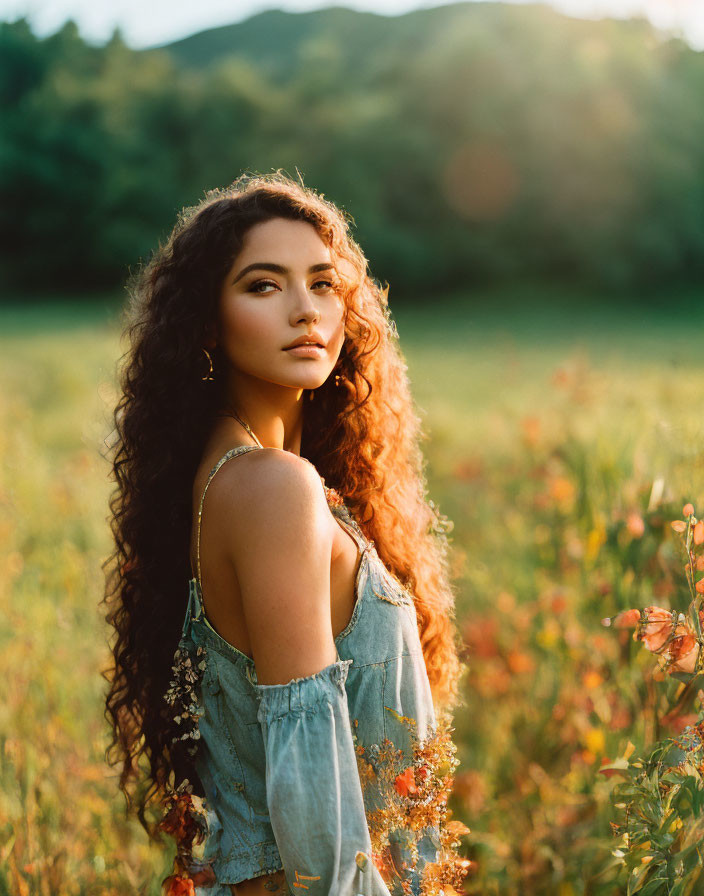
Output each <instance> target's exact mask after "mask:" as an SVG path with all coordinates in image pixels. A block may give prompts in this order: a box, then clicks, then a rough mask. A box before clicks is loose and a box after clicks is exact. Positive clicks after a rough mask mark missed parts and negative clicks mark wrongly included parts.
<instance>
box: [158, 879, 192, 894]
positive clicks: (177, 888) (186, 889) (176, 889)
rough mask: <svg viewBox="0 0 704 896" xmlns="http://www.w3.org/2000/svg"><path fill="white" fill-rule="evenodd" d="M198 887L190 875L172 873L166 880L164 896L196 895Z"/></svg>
mask: <svg viewBox="0 0 704 896" xmlns="http://www.w3.org/2000/svg"><path fill="white" fill-rule="evenodd" d="M195 893H196V888H195V886H194V884H193V881H192V880H191V878H190V877H179V876H178V875H175V874H174V875H172V876H171V877H167V878H166V880H165V881H164V896H195Z"/></svg>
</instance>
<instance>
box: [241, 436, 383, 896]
mask: <svg viewBox="0 0 704 896" xmlns="http://www.w3.org/2000/svg"><path fill="white" fill-rule="evenodd" d="M265 452H266V449H264V450H263V451H261V452H256V455H258V456H256V457H255V458H254V459H256V460H257V461H258V463H257V464H251V465H250V469H251V475H250V476H248V479H247V483H246V486H245V487H244V488H242V489H241V491H240V492H239V493H238V503H239V507H240V509H241V511H242V513H240V514H238V516H239V521H238V523H237V524H236V526H234V527H233V531H232V535H231V543H230V549H231V552H232V560H233V563H234V565H235V569H236V570H237V577H238V581H239V584H240V590H241V594H242V602H243V609H244V615H245V619H246V624H247V628H248V634H249V638H250V643H251V646H252V655H253V658H254V662H255V667H256V672H257V681H258V683H257V684H256V685H255V688H256V691H257V696H258V697H259V700H260V703H259V714H258V719H259V722H260V724H261V727H262V735H263V739H264V746H265V755H266V787H267V803H268V808H269V815H270V820H271V825H272V829H273V831H274V836H275V838H276V843H277V846H278V848H279V852H280V854H281V859H282V863H283V866H284V871H285V874H286V879H287V882H288V886H289V887H290V889H291V892H292V893H297V892H300V891H301V890H305V891H306V893H307V894H308V896H360V894H362V896H389V890H388V888H387V887H386V885H385V883H384V882H383V880H382V878H381V875H380V874H379V871H378V869H377V868H376V866H375V864H374V862H373V861H372V855H371V841H370V836H369V829H368V827H367V821H366V816H365V810H364V801H363V798H362V789H361V785H360V781H359V773H358V770H357V762H356V756H355V751H354V745H353V740H352V730H351V726H350V720H349V710H348V705H347V693H346V689H345V681H346V679H347V673H348V670H349V667H350V665H351V664H352V660H340V659H339V657H338V655H337V650H336V647H335V642H334V637H333V633H332V624H331V607H330V562H331V554H332V545H333V532H334V530H333V526H334V525H336V523H335V521H334V520H333V519H332V518H331V516H330V511H329V509H328V506H327V502H326V499H325V494H324V491H323V489H322V486H321V482H320V479H319V477H318V476H317V474H316V472H315V470H314V469H313V468H312V467H311V466H310V465H309V464H307V463H306V462H305V461H303V460H301V459H300V458H296V457H295V456H293V455H291V456H290V457H287V456H286V455H285V454H282V452H271V453H269V452H266V455H268V456H265Z"/></svg>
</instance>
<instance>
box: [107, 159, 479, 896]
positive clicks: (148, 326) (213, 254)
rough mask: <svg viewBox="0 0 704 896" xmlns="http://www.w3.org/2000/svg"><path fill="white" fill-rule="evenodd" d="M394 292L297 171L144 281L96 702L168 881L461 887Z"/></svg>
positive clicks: (205, 208)
mask: <svg viewBox="0 0 704 896" xmlns="http://www.w3.org/2000/svg"><path fill="white" fill-rule="evenodd" d="M387 291H388V287H387V289H386V290H382V289H380V287H379V286H378V285H377V284H376V283H375V282H374V281H373V280H372V279H371V278H370V277H369V275H368V273H367V262H366V259H365V257H364V255H363V254H362V252H361V250H360V248H359V247H358V245H357V244H356V243H355V241H354V240H353V238H352V236H351V235H350V232H349V226H348V220H347V218H346V216H345V214H344V213H343V212H341V211H340V210H339V209H338V208H337V207H335V206H334V205H333V204H332V203H331V202H329V201H328V200H325V199H324V198H323V196H322V195H319V194H317V193H315V192H314V191H313V190H311V189H309V188H306V187H304V186H303V184H302V183H301V184H299V183H297V182H295V181H293V180H291V179H290V178H288V177H286V176H285V175H284V174H282V173H281V172H275V173H273V174H270V175H262V176H254V175H243V176H242V177H240V178H239V179H238V180H237V181H235V183H234V184H232V185H231V186H230V187H229V188H228V189H225V190H218V191H211V192H210V193H208V194H207V195H206V198H205V199H204V200H203V201H202V202H201V203H200V204H199V205H198V206H196V207H194V208H191V209H187V210H185V211H184V213H183V214H182V215H181V217H180V220H179V222H178V224H177V225H176V227H175V228H174V232H173V233H172V234H171V236H170V238H169V239H168V241H167V243H166V244H165V245H164V246H161V247H160V248H159V250H158V251H157V252H156V253H155V255H154V257H153V258H152V260H151V261H150V262H149V264H148V265H147V266H146V267H145V268H144V269H143V270H142V271H141V272H138V274H137V275H136V277H135V278H134V280H133V282H132V284H131V294H132V299H133V301H132V305H131V308H130V309H129V314H130V322H129V327H128V336H129V340H130V347H129V350H128V352H127V355H126V359H125V363H124V367H123V369H122V373H121V386H122V397H121V399H120V401H119V403H118V407H117V409H116V412H115V421H116V433H117V436H118V440H117V445H116V450H115V457H114V462H113V467H114V476H115V479H116V482H117V488H116V491H115V493H114V495H113V498H112V500H111V510H112V513H113V519H112V529H113V534H114V537H115V543H116V548H115V551H114V553H113V555H112V557H111V558H110V561H109V564H108V566H109V574H108V583H107V588H106V601H107V602H108V605H109V608H110V609H109V612H108V616H107V619H108V621H109V622H110V624H111V625H113V626H114V628H115V630H116V639H115V642H114V648H113V650H114V668H113V669H112V670H111V676H110V689H109V693H108V695H107V699H106V715H107V718H108V719H109V721H110V722H111V725H112V727H113V742H112V744H111V747H110V751H109V752H110V759H111V761H112V762H113V763H114V762H117V761H120V762H122V770H121V779H120V787H121V789H122V790H123V792H124V793H125V795H126V796H127V799H128V806H129V805H130V804H131V803H135V802H136V807H137V814H138V816H139V818H140V820H141V822H142V824H143V826H144V827H145V828H146V830H147V831H149V833H150V835H152V836H156V837H158V829H161V830H165V831H168V832H169V833H171V834H173V836H174V837H175V838H176V841H177V855H176V862H175V868H174V873H173V874H172V875H171V876H170V877H169V878H167V880H166V881H165V882H164V883H165V887H166V891H167V892H169V893H173V894H180V893H193V892H194V887H195V885H199V892H203V893H208V894H212V896H215V894H217V896H225V894H227V896H229V894H230V893H236V894H238V896H242V894H244V896H252V894H259V893H262V894H263V893H272V892H276V893H297V892H300V891H301V890H306V891H308V892H309V893H310V894H326V896H327V894H331V896H332V894H335V896H357V894H362V893H363V894H365V896H367V894H369V896H371V894H373V896H389V894H397V893H419V894H420V893H422V894H424V896H427V894H436V893H437V894H440V893H444V894H446V896H447V894H451V893H453V892H462V891H461V889H460V887H461V882H462V879H463V877H464V876H465V875H466V873H467V867H468V864H469V863H468V862H467V861H466V860H465V859H463V858H462V857H461V856H460V855H459V854H458V852H457V847H458V846H459V845H460V841H459V836H460V835H461V834H462V833H465V832H467V831H468V829H467V828H466V827H465V826H464V825H462V824H461V823H460V822H458V821H452V822H450V820H449V819H450V812H449V811H448V809H447V806H446V802H447V797H448V795H449V793H450V789H451V785H452V781H453V777H452V776H453V772H454V769H455V766H456V765H457V760H456V758H455V752H456V751H455V747H454V745H453V743H452V739H451V734H450V733H451V731H452V729H451V727H450V719H451V712H452V710H454V708H455V707H456V706H457V705H458V703H459V696H458V695H459V688H458V678H459V674H460V672H461V665H460V662H459V659H458V647H459V644H458V639H457V632H456V627H455V624H454V621H453V620H454V600H453V594H452V591H451V589H450V586H449V584H448V576H447V570H446V553H447V539H446V536H445V533H444V528H445V527H446V522H447V521H446V519H445V518H444V517H442V516H440V515H439V514H438V512H437V511H436V510H435V508H434V505H433V504H432V502H427V501H426V499H425V487H424V478H423V472H422V454H421V451H420V449H419V447H418V442H419V437H420V436H419V432H420V429H419V420H418V417H417V415H416V414H415V412H414V410H413V406H412V401H411V397H410V394H409V386H408V379H407V376H406V367H405V364H404V362H403V360H402V357H401V354H400V352H399V350H398V347H397V341H396V331H395V327H394V325H393V322H392V320H391V316H390V313H389V309H388V305H387ZM235 459H236V460H235ZM206 495H207V500H206ZM142 756H144V757H146V759H147V760H148V762H149V767H148V769H144V771H142V770H141V769H140V768H139V760H140V757H142ZM158 798H161V799H162V806H163V807H165V813H164V817H163V818H162V819H161V821H160V823H159V824H154V823H150V822H149V821H148V820H147V814H146V813H147V809H148V808H149V807H150V805H151V804H152V803H153V802H154V801H155V800H157V799H158ZM201 887H202V889H201ZM453 887H454V889H453Z"/></svg>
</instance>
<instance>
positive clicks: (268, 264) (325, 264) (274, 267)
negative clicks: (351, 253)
mask: <svg viewBox="0 0 704 896" xmlns="http://www.w3.org/2000/svg"><path fill="white" fill-rule="evenodd" d="M255 268H257V269H260V270H263V271H274V273H276V274H288V272H289V269H288V268H287V267H286V266H285V265H283V264H275V263H274V262H273V261H255V262H253V263H252V264H248V265H247V267H246V268H242V270H241V271H240V272H239V274H238V275H237V276H236V277H235V279H234V280H233V281H232V282H233V283H237V281H238V280H239V279H240V278H241V277H244V275H245V274H246V273H247V272H248V271H252V270H254V269H255ZM332 268H333V264H332V262H329V261H322V262H320V264H312V265H311V266H310V267H309V268H308V273H309V274H313V273H315V272H316V271H329V270H332Z"/></svg>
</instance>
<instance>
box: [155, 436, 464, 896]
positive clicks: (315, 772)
mask: <svg viewBox="0 0 704 896" xmlns="http://www.w3.org/2000/svg"><path fill="white" fill-rule="evenodd" d="M258 447H259V446H255V445H251V446H250V445H245V446H239V447H237V448H234V449H232V450H230V451H228V452H227V453H226V454H225V455H224V457H222V458H221V459H220V461H218V463H217V464H216V465H215V467H214V468H213V470H212V471H211V473H210V476H209V478H208V482H207V484H206V487H205V489H204V491H203V498H204V497H205V492H206V491H207V487H208V484H209V483H210V481H211V480H212V477H213V476H214V475H215V473H216V472H217V471H218V469H219V468H220V467H221V466H222V464H223V463H225V461H227V460H229V459H230V458H232V457H236V456H238V455H240V454H243V453H245V452H246V451H249V450H255V449H257V448H258ZM321 481H322V485H323V488H324V489H325V493H326V497H327V499H328V506H329V507H330V509H331V512H332V513H333V515H334V516H335V518H336V519H337V520H338V522H339V524H340V525H341V526H342V527H343V529H345V530H346V531H347V532H349V534H350V535H351V536H352V538H354V540H355V541H356V543H357V545H358V549H359V552H360V555H361V557H360V559H359V561H358V562H359V566H358V571H357V575H356V580H355V597H356V602H355V606H354V611H353V613H352V617H351V618H350V621H349V623H348V625H347V626H346V627H345V629H344V630H343V631H342V632H341V633H340V634H339V635H338V636H337V638H335V647H336V651H337V659H336V661H335V662H334V663H332V664H331V665H329V666H327V667H326V668H324V669H321V670H320V671H319V672H316V673H315V674H313V675H309V676H307V677H304V678H294V679H293V680H291V681H290V682H288V683H287V684H273V685H262V684H259V683H258V681H257V673H256V669H255V666H254V661H253V659H252V658H250V657H249V656H247V655H246V654H245V653H243V652H242V651H240V650H238V649H237V648H236V647H234V646H233V645H232V644H230V643H229V642H228V641H226V640H225V639H224V638H222V637H221V636H220V635H219V634H218V632H217V631H216V630H215V629H214V628H213V626H212V625H211V624H210V622H209V621H208V619H207V617H206V615H205V611H204V606H203V602H202V598H201V590H200V584H199V576H200V569H199V568H198V573H199V576H198V578H196V577H194V578H192V579H191V580H190V581H189V597H188V606H187V610H186V616H185V620H184V624H183V634H182V637H181V640H180V642H179V647H178V650H177V652H176V663H175V665H174V672H175V674H176V681H174V682H172V685H176V686H177V688H178V678H179V671H180V672H181V674H182V675H184V674H185V676H186V679H187V680H188V683H189V688H188V689H189V693H190V694H191V696H190V698H189V699H190V700H191V701H192V704H191V706H190V710H191V712H190V715H188V714H186V713H184V716H186V715H188V719H190V720H191V722H192V724H190V726H189V725H188V719H184V731H183V734H182V738H183V739H188V738H192V739H193V743H192V747H193V752H194V764H195V768H196V770H197V772H198V775H199V777H200V779H201V783H202V785H203V789H204V792H205V804H206V806H207V817H208V836H207V840H206V844H205V850H204V859H205V861H206V862H208V863H209V864H210V865H211V867H212V870H213V871H214V873H215V877H216V881H217V882H216V884H215V885H213V886H210V887H208V888H206V887H199V888H198V893H199V894H200V893H202V894H203V896H230V889H229V887H227V886H225V885H227V884H236V883H239V882H241V881H243V880H247V879H249V878H253V877H258V876H261V875H265V874H269V873H271V872H273V871H277V870H280V869H284V872H285V877H286V884H287V886H288V887H289V892H290V893H292V894H293V893H296V894H298V893H301V892H303V891H305V892H306V893H308V894H310V896H359V894H364V896H389V894H391V896H402V894H404V896H408V894H413V896H421V894H422V896H440V894H442V893H443V892H444V893H445V894H448V893H454V892H459V893H461V892H463V891H462V880H463V879H464V877H465V876H466V873H467V870H466V869H467V867H468V862H467V860H466V859H464V858H463V857H461V856H460V855H459V854H458V851H457V847H458V846H459V845H460V840H459V837H460V836H461V832H466V831H468V829H467V828H464V826H463V825H462V824H461V823H460V822H458V821H452V822H450V816H451V812H450V811H449V809H448V808H447V798H448V796H449V794H450V791H451V787H452V783H453V775H454V770H455V767H456V765H457V764H458V761H457V759H456V757H455V754H456V748H455V746H454V743H453V741H452V736H451V733H452V731H453V729H452V727H451V726H450V722H449V719H443V721H441V722H438V720H437V718H436V713H435V710H434V706H433V699H432V696H431V690H430V684H429V681H428V675H427V671H426V667H425V661H424V658H423V651H422V647H421V643H420V638H419V632H418V624H417V618H416V611H415V603H414V600H413V596H412V594H411V593H410V592H409V591H408V590H407V589H406V588H405V587H404V586H403V585H402V584H401V582H400V581H399V580H398V579H397V578H396V577H395V576H394V575H392V574H391V573H390V572H389V570H388V569H387V568H386V566H385V565H384V563H383V562H382V561H381V559H380V557H379V555H378V554H377V551H376V548H375V546H374V544H373V542H371V541H370V540H368V539H367V538H366V537H365V535H364V534H363V532H362V530H361V528H360V527H359V525H358V524H357V522H356V521H355V520H354V519H353V518H352V515H351V513H350V511H349V509H348V508H347V506H346V505H345V504H344V502H343V501H342V499H341V498H340V496H339V495H338V494H337V493H336V492H335V491H334V490H333V489H329V488H327V486H326V485H325V482H324V480H322V479H321ZM203 498H201V503H200V510H199V516H198V567H200V519H201V515H202V508H203ZM172 693H173V688H172ZM443 887H445V889H444V891H443ZM453 887H454V890H453V889H452V888H453Z"/></svg>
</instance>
